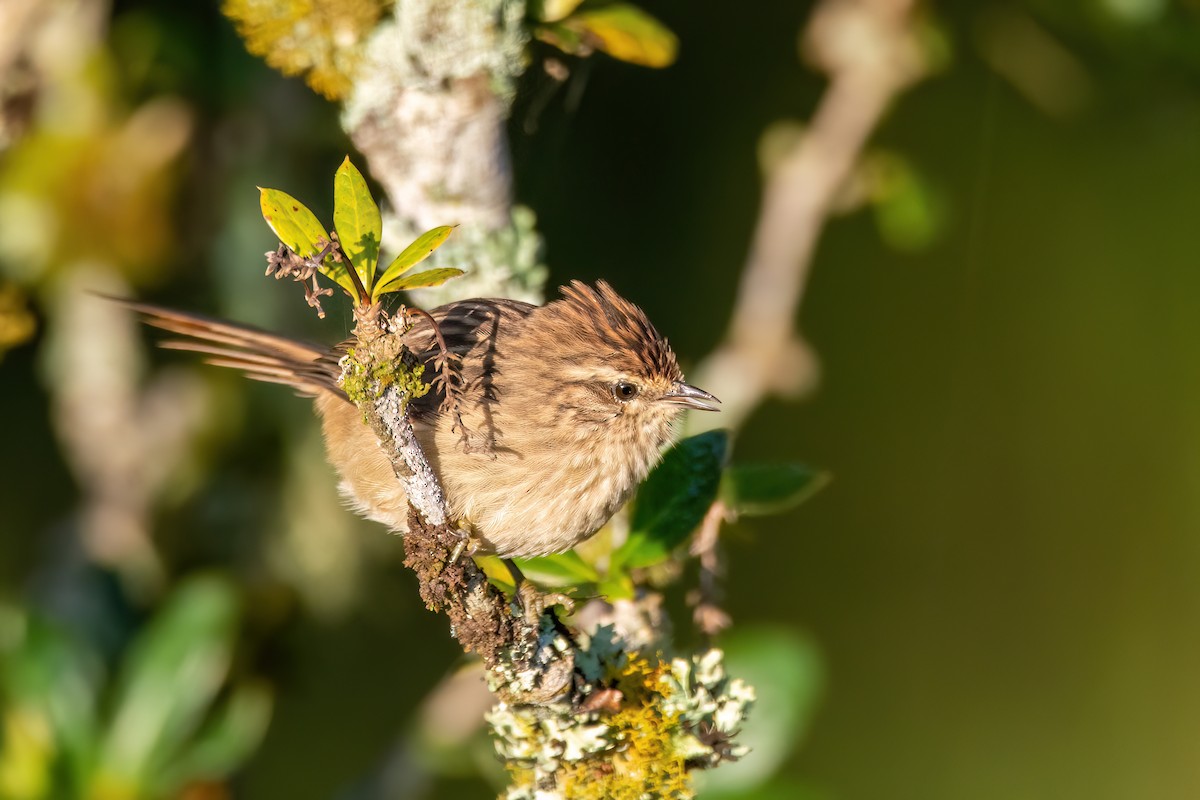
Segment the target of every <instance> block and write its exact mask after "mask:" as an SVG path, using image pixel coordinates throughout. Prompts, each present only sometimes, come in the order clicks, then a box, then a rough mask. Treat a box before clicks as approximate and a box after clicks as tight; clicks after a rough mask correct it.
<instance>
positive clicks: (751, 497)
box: [721, 464, 829, 516]
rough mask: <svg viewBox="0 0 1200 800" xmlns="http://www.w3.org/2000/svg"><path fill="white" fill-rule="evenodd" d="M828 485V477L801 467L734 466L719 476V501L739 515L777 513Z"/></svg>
mask: <svg viewBox="0 0 1200 800" xmlns="http://www.w3.org/2000/svg"><path fill="white" fill-rule="evenodd" d="M827 483H829V474H828V473H826V472H821V471H820V470H815V469H813V468H812V467H806V466H805V465H803V464H733V465H732V466H730V467H729V468H728V469H727V470H725V474H724V475H723V476H722V477H721V500H722V501H723V502H724V503H725V505H726V506H727V507H728V508H729V509H730V510H732V511H733V512H735V513H736V514H738V515H739V516H761V515H764V514H779V513H781V512H784V511H787V510H788V509H791V508H795V507H796V506H798V505H800V504H801V503H803V502H804V501H805V500H807V499H808V498H810V497H812V496H813V495H814V494H816V493H817V492H819V491H820V490H821V489H822V488H824V486H825V485H826V484H827Z"/></svg>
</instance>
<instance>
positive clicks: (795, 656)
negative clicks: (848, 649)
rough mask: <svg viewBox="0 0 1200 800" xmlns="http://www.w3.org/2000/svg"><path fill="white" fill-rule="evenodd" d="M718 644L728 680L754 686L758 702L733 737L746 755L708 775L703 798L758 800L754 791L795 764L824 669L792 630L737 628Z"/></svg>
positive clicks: (822, 687)
mask: <svg viewBox="0 0 1200 800" xmlns="http://www.w3.org/2000/svg"><path fill="white" fill-rule="evenodd" d="M720 644H721V649H723V650H724V651H725V669H726V670H727V672H728V674H729V675H732V676H735V677H738V678H741V679H743V680H744V681H746V683H748V684H750V685H751V686H753V687H754V690H755V692H756V693H757V694H758V702H756V703H755V704H754V708H753V709H751V711H750V716H749V717H747V719H746V723H745V725H744V726H743V728H742V732H741V733H740V734H739V735H738V737H737V741H738V743H739V744H744V745H746V746H748V747H749V748H750V754H749V755H748V756H746V757H745V758H743V759H740V760H739V761H737V762H735V763H732V764H723V765H722V766H721V768H720V769H716V770H711V771H708V772H706V773H705V776H704V778H705V780H704V788H705V792H704V795H703V796H704V797H708V795H709V793H710V792H711V793H712V794H713V795H715V796H719V795H720V793H723V792H729V793H731V794H732V793H735V792H736V793H739V796H742V797H755V798H757V797H759V794H758V792H757V791H755V790H756V789H757V788H758V787H760V786H762V785H764V784H765V783H766V782H767V781H769V780H771V778H772V776H773V775H775V774H776V773H777V772H778V771H779V770H780V768H782V767H784V766H785V765H786V764H788V763H789V762H790V761H792V759H794V757H795V753H796V748H797V747H798V746H799V745H800V744H801V743H802V742H803V740H804V737H805V736H806V734H807V733H808V730H809V728H810V727H811V726H812V720H813V715H814V713H815V712H816V709H817V706H818V704H819V702H820V699H821V695H822V694H823V692H824V690H825V663H824V660H823V658H822V656H821V652H820V650H819V649H818V648H817V645H816V643H815V642H813V640H812V639H811V638H810V637H808V636H806V635H804V634H803V633H798V632H797V631H796V630H795V629H794V628H784V627H777V626H751V627H741V628H738V627H735V628H734V629H732V630H730V631H729V632H728V633H727V634H725V635H724V636H722V637H721V642H720ZM763 796H769V795H767V794H766V793H764V795H763ZM791 796H794V797H802V796H803V795H799V794H797V795H791Z"/></svg>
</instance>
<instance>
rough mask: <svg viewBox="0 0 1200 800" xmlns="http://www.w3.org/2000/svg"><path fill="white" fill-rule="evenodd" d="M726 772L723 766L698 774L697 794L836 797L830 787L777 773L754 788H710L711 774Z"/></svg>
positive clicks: (809, 799) (708, 798) (753, 798)
mask: <svg viewBox="0 0 1200 800" xmlns="http://www.w3.org/2000/svg"><path fill="white" fill-rule="evenodd" d="M724 772H725V768H724V767H721V769H718V770H707V771H705V772H701V773H699V774H697V775H696V784H697V787H696V788H697V795H698V796H699V797H703V798H704V800H834V798H835V797H836V795H834V794H833V793H832V792H830V791H829V790H828V789H823V788H820V787H817V786H813V785H812V784H809V783H805V782H803V781H798V780H796V779H795V778H792V777H789V776H786V775H777V776H775V778H774V779H772V780H771V781H770V782H769V783H767V784H765V785H763V786H755V787H754V788H752V789H728V790H727V789H720V790H716V791H713V790H711V789H709V788H708V787H709V783H710V781H708V780H707V779H708V778H709V777H710V776H711V775H714V774H715V775H721V774H724Z"/></svg>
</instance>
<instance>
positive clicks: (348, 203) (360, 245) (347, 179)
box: [333, 156, 383, 292]
mask: <svg viewBox="0 0 1200 800" xmlns="http://www.w3.org/2000/svg"><path fill="white" fill-rule="evenodd" d="M333 226H334V227H335V228H336V229H337V234H338V241H339V242H340V243H341V245H342V252H343V253H345V254H346V257H347V258H349V259H350V263H351V264H353V265H354V269H355V270H357V271H358V277H359V278H360V279H362V283H363V286H365V287H366V289H367V291H368V292H369V291H370V290H371V285H372V283H373V282H374V280H375V267H376V266H377V265H378V264H379V242H380V240H381V239H382V238H383V218H382V217H380V216H379V206H377V205H375V200H374V199H373V198H372V197H371V190H370V189H368V188H367V182H366V180H365V179H364V178H363V176H362V173H361V172H359V171H358V168H357V167H355V166H354V165H353V164H352V163H350V156H346V160H345V161H343V162H342V165H341V166H340V167H338V171H337V174H336V175H334V178H333Z"/></svg>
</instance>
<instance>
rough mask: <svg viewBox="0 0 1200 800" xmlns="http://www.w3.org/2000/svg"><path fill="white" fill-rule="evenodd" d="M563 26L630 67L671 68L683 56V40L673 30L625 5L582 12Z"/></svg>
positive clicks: (638, 9) (586, 42) (633, 7)
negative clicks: (575, 31)
mask: <svg viewBox="0 0 1200 800" xmlns="http://www.w3.org/2000/svg"><path fill="white" fill-rule="evenodd" d="M561 24H562V25H563V26H564V27H568V28H573V29H575V30H577V31H579V32H580V34H581V37H582V39H583V41H584V43H585V44H587V45H591V46H592V47H594V48H596V49H597V50H603V51H604V52H605V53H608V54H609V55H610V56H612V57H613V58H616V59H619V60H621V61H627V62H629V63H630V64H639V65H641V66H643V67H656V68H661V67H667V66H670V65H671V64H673V63H674V62H675V57H676V56H677V55H678V53H679V39H678V38H677V37H676V36H675V34H674V33H672V32H671V30H670V28H668V27H667V26H666V25H663V24H662V23H661V22H659V21H658V20H657V19H655V18H654V17H652V16H650V15H649V14H647V13H646V12H645V11H642V10H641V9H640V8H638V7H636V6H631V5H626V4H624V3H617V4H614V5H610V6H603V7H601V8H596V9H591V10H587V11H581V12H579V13H577V14H573V15H571V16H570V17H569V18H567V19H566V20H564V21H563V22H562V23H561Z"/></svg>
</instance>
